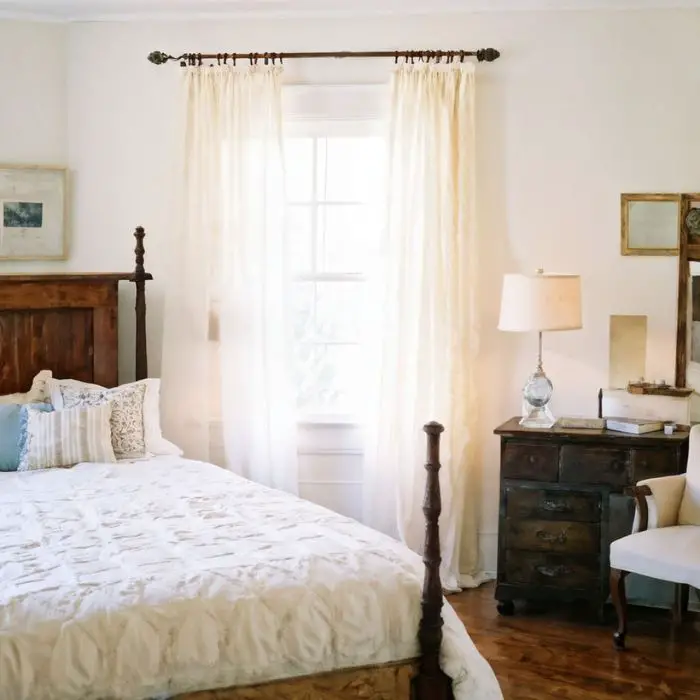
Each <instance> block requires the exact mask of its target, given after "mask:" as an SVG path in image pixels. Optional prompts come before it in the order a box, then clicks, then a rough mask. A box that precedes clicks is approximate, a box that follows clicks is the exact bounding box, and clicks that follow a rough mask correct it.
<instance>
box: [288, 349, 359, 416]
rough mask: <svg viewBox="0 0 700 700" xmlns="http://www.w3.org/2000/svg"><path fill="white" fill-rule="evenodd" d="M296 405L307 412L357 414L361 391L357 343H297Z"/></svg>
mask: <svg viewBox="0 0 700 700" xmlns="http://www.w3.org/2000/svg"><path fill="white" fill-rule="evenodd" d="M297 373H298V375H297V381H298V383H297V386H298V394H297V405H298V407H299V409H300V410H301V411H303V412H305V413H354V412H356V410H357V408H358V406H359V403H358V399H359V396H360V392H361V386H362V384H361V379H362V377H361V366H360V348H359V347H358V346H357V345H315V344H310V343H300V344H299V345H298V346H297Z"/></svg>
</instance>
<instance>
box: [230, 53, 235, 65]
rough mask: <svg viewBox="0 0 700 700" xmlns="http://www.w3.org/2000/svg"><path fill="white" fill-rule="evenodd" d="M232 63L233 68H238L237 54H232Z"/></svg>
mask: <svg viewBox="0 0 700 700" xmlns="http://www.w3.org/2000/svg"><path fill="white" fill-rule="evenodd" d="M231 61H232V62H233V67H234V68H235V67H236V54H235V53H232V54H231Z"/></svg>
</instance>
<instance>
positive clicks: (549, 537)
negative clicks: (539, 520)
mask: <svg viewBox="0 0 700 700" xmlns="http://www.w3.org/2000/svg"><path fill="white" fill-rule="evenodd" d="M537 539H538V540H542V542H547V543H549V544H566V540H567V539H568V537H567V536H566V532H565V531H564V530H562V531H561V532H560V533H559V534H558V535H555V534H553V533H551V532H547V531H546V530H538V531H537Z"/></svg>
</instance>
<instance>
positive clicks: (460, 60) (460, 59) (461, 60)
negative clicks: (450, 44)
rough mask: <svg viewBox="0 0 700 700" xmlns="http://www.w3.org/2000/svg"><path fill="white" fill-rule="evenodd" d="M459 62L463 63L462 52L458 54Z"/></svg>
mask: <svg viewBox="0 0 700 700" xmlns="http://www.w3.org/2000/svg"><path fill="white" fill-rule="evenodd" d="M459 62H460V63H464V51H460V52H459Z"/></svg>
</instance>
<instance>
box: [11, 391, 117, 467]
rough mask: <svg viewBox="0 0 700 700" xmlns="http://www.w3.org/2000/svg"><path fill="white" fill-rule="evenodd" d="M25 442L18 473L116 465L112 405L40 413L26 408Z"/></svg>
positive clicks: (105, 404) (24, 409) (28, 407)
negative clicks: (86, 464)
mask: <svg viewBox="0 0 700 700" xmlns="http://www.w3.org/2000/svg"><path fill="white" fill-rule="evenodd" d="M22 410H23V411H24V412H26V419H27V420H26V431H27V432H26V440H25V443H24V447H23V449H22V452H21V455H20V460H19V467H18V469H17V471H32V470H35V469H48V468H50V467H72V466H73V465H74V464H78V462H116V458H115V456H114V450H113V449H112V435H111V429H110V417H111V415H112V405H111V404H110V403H103V404H101V405H99V406H92V407H76V408H70V409H66V410H64V411H51V412H43V411H40V410H37V409H36V408H32V407H31V406H26V407H24V408H23V409H22Z"/></svg>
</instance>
